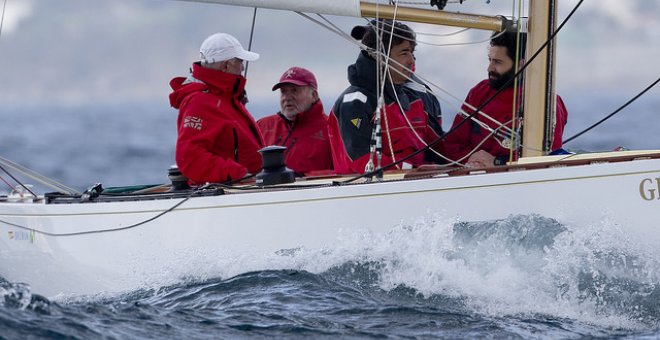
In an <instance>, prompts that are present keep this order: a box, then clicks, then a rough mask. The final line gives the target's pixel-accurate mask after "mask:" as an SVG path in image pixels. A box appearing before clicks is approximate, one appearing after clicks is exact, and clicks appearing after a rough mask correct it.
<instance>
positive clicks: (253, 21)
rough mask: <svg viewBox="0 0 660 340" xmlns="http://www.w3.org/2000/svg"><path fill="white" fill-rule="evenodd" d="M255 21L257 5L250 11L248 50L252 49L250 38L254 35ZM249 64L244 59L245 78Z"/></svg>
mask: <svg viewBox="0 0 660 340" xmlns="http://www.w3.org/2000/svg"><path fill="white" fill-rule="evenodd" d="M256 21H257V7H255V8H254V12H253V13H252V27H251V28H250V41H249V42H248V51H252V38H253V37H254V26H255V22H256ZM249 66H250V61H249V60H247V61H245V71H244V72H243V77H245V78H247V73H248V67H249Z"/></svg>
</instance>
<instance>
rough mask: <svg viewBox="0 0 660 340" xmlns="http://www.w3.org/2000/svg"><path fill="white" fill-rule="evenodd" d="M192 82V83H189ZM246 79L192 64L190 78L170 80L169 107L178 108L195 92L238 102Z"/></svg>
mask: <svg viewBox="0 0 660 340" xmlns="http://www.w3.org/2000/svg"><path fill="white" fill-rule="evenodd" d="M191 80H192V81H191ZM245 83H246V79H245V78H244V77H243V76H240V75H235V74H230V73H226V72H222V71H218V70H214V69H210V68H205V67H202V66H201V64H200V63H194V64H193V67H192V74H191V76H190V77H188V78H185V77H176V78H173V79H172V80H170V87H171V88H172V90H173V91H172V93H170V105H172V107H174V108H177V109H178V108H179V107H180V106H181V103H182V102H183V100H184V99H185V98H186V97H188V96H189V95H190V94H192V93H195V92H210V93H215V94H217V95H221V96H228V97H232V98H235V99H237V100H240V99H241V98H242V97H243V96H244V89H245Z"/></svg>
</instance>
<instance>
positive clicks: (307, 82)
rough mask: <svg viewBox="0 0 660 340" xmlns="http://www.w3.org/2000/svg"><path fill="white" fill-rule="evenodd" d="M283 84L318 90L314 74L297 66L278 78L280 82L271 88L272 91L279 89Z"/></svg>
mask: <svg viewBox="0 0 660 340" xmlns="http://www.w3.org/2000/svg"><path fill="white" fill-rule="evenodd" d="M284 84H293V85H298V86H311V87H312V88H314V90H318V89H317V85H316V77H314V74H313V73H312V72H310V71H309V70H307V69H304V68H302V67H298V66H294V67H292V68H290V69H288V70H286V71H285V72H284V74H282V76H281V77H280V82H279V83H277V84H275V85H274V86H273V91H275V90H277V89H279V88H280V87H281V86H282V85H284Z"/></svg>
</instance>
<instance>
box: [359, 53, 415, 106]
mask: <svg viewBox="0 0 660 340" xmlns="http://www.w3.org/2000/svg"><path fill="white" fill-rule="evenodd" d="M377 67H378V65H377V64H376V60H375V59H373V58H371V57H370V56H369V55H368V54H367V52H365V51H360V54H359V55H358V58H357V60H356V61H355V64H353V65H350V66H348V82H349V83H350V84H351V85H352V86H356V87H359V88H362V89H365V90H367V91H368V92H370V93H372V94H373V95H376V94H377V93H378V90H377V88H376V85H377V84H378V82H377V81H376V80H377V75H378V72H377ZM401 87H402V85H394V86H392V83H390V81H389V80H386V83H385V103H387V104H390V103H392V102H395V101H396V100H397V98H398V99H399V102H400V103H401V106H402V107H403V109H404V110H407V109H408V107H409V100H408V97H407V96H406V94H405V93H404V92H403V91H402V89H401ZM395 91H396V96H395Z"/></svg>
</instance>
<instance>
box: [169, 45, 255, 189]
mask: <svg viewBox="0 0 660 340" xmlns="http://www.w3.org/2000/svg"><path fill="white" fill-rule="evenodd" d="M199 53H200V61H198V62H195V63H193V65H192V73H191V74H190V75H189V76H188V78H184V77H176V78H174V79H172V80H171V81H170V86H171V87H172V90H173V92H172V93H171V94H170V104H171V105H172V107H174V108H177V109H179V118H178V120H177V128H178V137H177V143H176V163H177V166H178V167H179V169H180V170H181V173H182V174H183V175H184V176H186V177H187V178H188V179H189V180H190V182H191V183H192V184H203V183H206V182H213V183H217V182H225V181H229V180H236V179H240V178H243V177H244V176H245V175H246V174H247V173H257V172H259V171H260V170H261V155H260V154H259V153H258V150H259V149H261V148H262V147H263V146H264V142H263V140H262V138H261V133H260V132H259V128H258V127H257V124H256V123H255V121H254V118H252V115H250V113H249V112H248V111H247V109H246V108H245V106H244V105H243V99H244V95H245V94H244V93H245V91H244V88H245V82H246V79H245V78H244V77H243V76H242V75H241V72H243V69H244V67H243V61H244V60H247V61H253V60H257V59H258V58H259V54H257V53H253V52H250V51H246V50H245V49H243V46H241V44H240V43H239V42H238V40H236V38H234V37H233V36H231V35H229V34H226V33H216V34H214V35H212V36H210V37H208V38H207V39H206V40H204V42H203V43H202V46H201V47H200V50H199Z"/></svg>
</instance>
